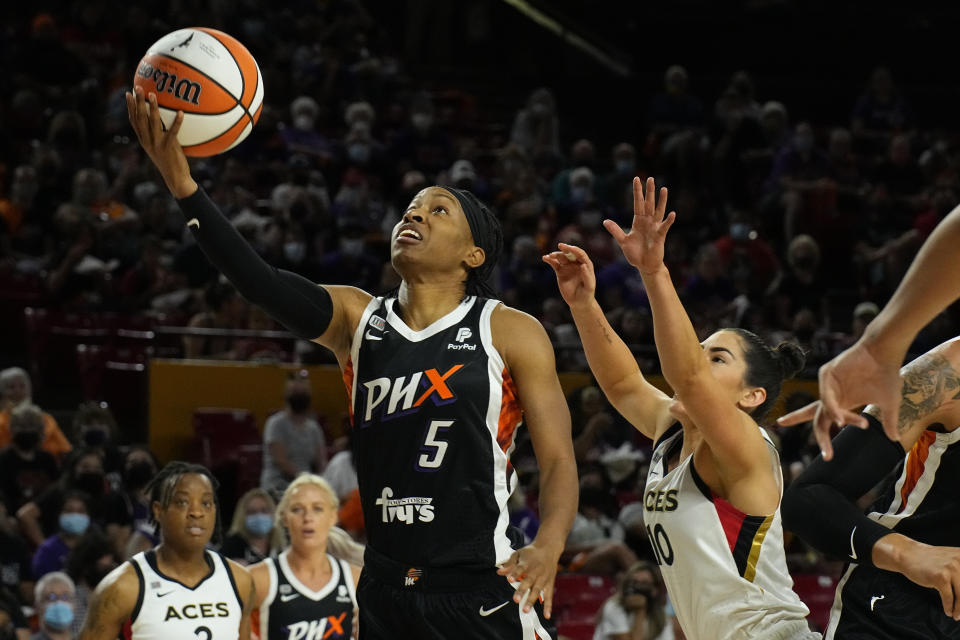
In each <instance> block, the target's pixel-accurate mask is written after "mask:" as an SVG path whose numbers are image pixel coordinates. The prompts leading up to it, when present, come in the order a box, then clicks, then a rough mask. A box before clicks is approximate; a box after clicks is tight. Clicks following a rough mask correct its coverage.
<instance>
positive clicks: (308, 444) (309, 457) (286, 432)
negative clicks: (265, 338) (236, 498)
mask: <svg viewBox="0 0 960 640" xmlns="http://www.w3.org/2000/svg"><path fill="white" fill-rule="evenodd" d="M311 393H312V392H311V387H310V379H309V378H308V377H307V374H306V371H301V372H299V373H296V374H291V376H290V377H289V378H288V379H287V382H286V385H285V386H284V400H285V406H284V408H283V409H282V410H281V411H279V412H277V413H275V414H273V415H272V416H270V417H269V418H267V423H266V426H265V427H264V430H263V450H264V455H263V472H262V473H261V474H260V487H261V488H262V489H265V490H267V491H269V492H270V493H271V494H275V495H279V494H281V493H283V490H284V489H286V488H287V485H288V484H290V481H291V480H293V479H294V478H296V477H297V476H298V475H300V474H301V473H303V472H304V471H309V472H311V473H322V472H323V469H324V467H325V466H326V464H327V445H326V438H325V436H324V433H323V429H321V428H320V425H319V424H317V421H316V420H314V418H313V417H312V415H311V413H310V400H311Z"/></svg>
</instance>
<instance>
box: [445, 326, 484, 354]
mask: <svg viewBox="0 0 960 640" xmlns="http://www.w3.org/2000/svg"><path fill="white" fill-rule="evenodd" d="M472 337H473V331H471V330H470V327H460V328H458V329H457V337H456V342H451V343H449V344H448V345H447V350H448V351H451V350H452V351H464V350H466V351H476V350H477V345H475V344H468V343H466V342H465V341H466V340H469V339H470V338H472Z"/></svg>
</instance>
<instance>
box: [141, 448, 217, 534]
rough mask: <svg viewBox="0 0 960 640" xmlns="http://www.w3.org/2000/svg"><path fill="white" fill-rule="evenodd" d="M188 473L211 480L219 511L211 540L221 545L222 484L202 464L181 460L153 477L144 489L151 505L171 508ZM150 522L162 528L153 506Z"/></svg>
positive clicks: (214, 500)
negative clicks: (220, 495) (220, 490)
mask: <svg viewBox="0 0 960 640" xmlns="http://www.w3.org/2000/svg"><path fill="white" fill-rule="evenodd" d="M188 473H195V474H197V475H201V476H206V477H207V479H208V480H210V485H211V486H212V487H213V504H214V506H215V507H216V511H217V512H216V515H214V525H213V536H212V537H211V538H210V542H211V543H213V544H215V545H219V544H220V543H221V542H222V540H223V529H222V527H221V526H220V497H219V496H218V495H217V490H218V489H219V488H220V483H219V482H218V481H217V479H216V477H214V475H213V474H212V473H210V470H209V469H207V468H206V467H205V466H203V465H202V464H193V463H190V462H181V461H179V460H175V461H173V462H170V463H168V464H167V465H166V466H165V467H164V468H163V469H161V470H160V471H159V472H158V473H157V475H155V476H153V479H152V480H150V482H149V483H148V484H147V486H146V487H145V488H144V491H145V492H146V493H147V495H149V496H150V504H151V505H152V504H153V503H154V502H159V503H160V507H161V508H163V509H167V508H168V507H169V506H170V502H171V500H173V494H174V493H175V492H176V490H177V484H178V483H179V482H180V479H181V478H182V477H183V476H184V475H186V474H188ZM150 522H152V523H154V524H156V525H157V527H158V528H159V527H160V523H159V522H157V521H156V519H155V518H154V516H153V508H152V506H151V508H150Z"/></svg>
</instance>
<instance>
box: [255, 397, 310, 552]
mask: <svg viewBox="0 0 960 640" xmlns="http://www.w3.org/2000/svg"><path fill="white" fill-rule="evenodd" d="M307 401H308V402H309V398H308V399H307ZM243 522H244V525H246V527H247V531H249V532H250V533H252V534H253V535H255V536H265V535H267V534H268V533H270V529H273V518H272V517H271V516H270V514H269V513H251V514H249V515H248V516H247V517H246V518H244V521H243Z"/></svg>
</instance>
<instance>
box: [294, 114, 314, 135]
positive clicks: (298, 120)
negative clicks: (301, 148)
mask: <svg viewBox="0 0 960 640" xmlns="http://www.w3.org/2000/svg"><path fill="white" fill-rule="evenodd" d="M313 123H314V120H313V116H310V115H307V114H300V115H298V116H294V117H293V126H294V128H295V129H300V130H301V131H313Z"/></svg>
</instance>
